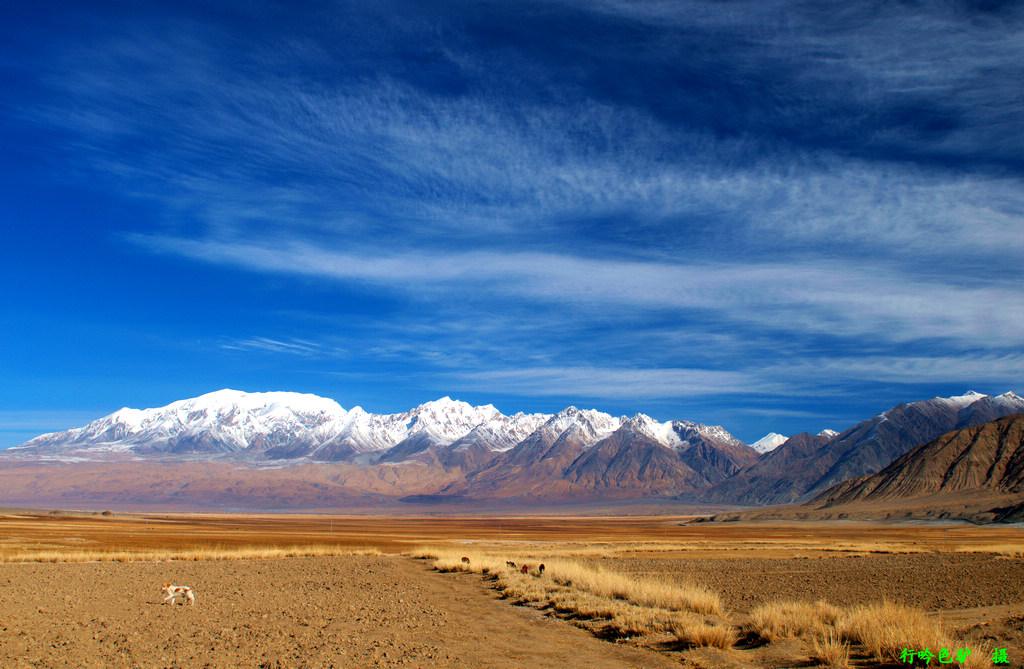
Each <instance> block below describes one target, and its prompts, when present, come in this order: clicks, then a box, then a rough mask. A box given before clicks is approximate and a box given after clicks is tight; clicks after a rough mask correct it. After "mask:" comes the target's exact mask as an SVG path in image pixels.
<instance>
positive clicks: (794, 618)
mask: <svg viewBox="0 0 1024 669" xmlns="http://www.w3.org/2000/svg"><path fill="white" fill-rule="evenodd" d="M840 615H842V611H841V610H840V609H839V607H836V606H833V605H831V604H829V603H828V602H824V601H818V602H815V603H814V604H810V603H807V602H781V601H774V602H768V603H767V604H762V605H761V606H758V607H756V608H755V609H754V610H753V611H751V612H750V623H749V625H750V628H751V629H752V630H753V631H755V632H757V634H758V635H760V636H761V638H762V639H765V640H766V641H769V642H771V641H776V640H778V639H784V638H788V637H797V636H801V635H804V634H806V633H809V632H812V631H814V630H819V629H821V628H822V627H823V626H825V625H833V624H834V623H835V622H836V620H838V619H839V616H840Z"/></svg>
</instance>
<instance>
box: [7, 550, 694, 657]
mask: <svg viewBox="0 0 1024 669" xmlns="http://www.w3.org/2000/svg"><path fill="white" fill-rule="evenodd" d="M168 581H170V582H173V583H176V584H184V585H189V586H192V587H193V588H195V592H196V605H195V606H192V607H189V606H183V605H171V604H163V603H162V595H161V594H160V592H159V588H160V585H161V584H162V583H165V582H168ZM0 587H2V588H3V592H4V599H5V602H4V609H3V612H2V614H0V666H3V667H67V666H72V667H207V666H210V667H390V666H407V667H484V666H487V667H559V668H564V667H570V666H596V667H640V666H644V667H669V666H677V665H676V663H674V662H672V661H671V660H669V659H667V658H663V657H661V656H659V655H657V654H655V653H652V652H649V651H643V650H639V649H635V648H631V647H628V646H624V645H616V644H609V643H606V642H604V641H601V640H599V639H597V638H595V637H594V636H592V635H591V634H588V633H587V632H585V631H584V630H580V629H575V628H573V627H571V626H568V625H565V624H563V623H561V622H560V621H557V620H551V619H549V618H546V617H544V616H543V615H542V614H540V613H538V612H536V611H532V610H529V609H524V608H521V607H512V606H509V605H508V604H506V603H504V602H502V601H500V600H498V599H497V598H496V597H495V596H494V595H493V594H491V593H490V592H488V591H487V590H485V589H483V588H481V587H480V584H479V579H478V578H476V577H472V576H470V575H464V577H449V576H446V575H441V574H438V573H436V572H433V571H432V570H431V568H430V566H429V564H428V563H424V562H422V561H414V560H411V559H409V558H405V557H398V556H395V557H387V556H383V557H382V556H348V557H312V558H280V559H272V560H231V561H174V562H156V563H154V562H127V563H117V562H100V563H57V564H38V563H22V564H0Z"/></svg>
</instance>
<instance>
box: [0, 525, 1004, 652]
mask: <svg viewBox="0 0 1024 669" xmlns="http://www.w3.org/2000/svg"><path fill="white" fill-rule="evenodd" d="M692 520H693V518H691V517H670V516H645V517H559V516H548V517H517V518H498V517H474V516H465V517H451V516H421V517H365V516H364V517H339V516H335V517H330V516H294V515H268V516H252V515H185V514H182V515H172V514H151V515H143V514H140V515H129V514H108V515H102V514H98V513H70V512H45V511H42V512H29V511H19V510H8V511H6V512H4V513H3V514H2V515H0V561H2V562H0V587H2V588H3V593H4V608H3V611H2V613H0V665H2V666H5V667H6V666H12V667H18V666H24V667H57V666H97V667H107V666H113V667H233V666H238V667H330V666H334V667H348V666H356V667H360V666H410V667H420V666H421V667H429V666H452V667H455V666H464V667H476V666H490V667H554V666H558V667H565V666H606V667H641V666H643V667H668V666H692V667H709V668H711V667H813V666H837V667H839V666H850V667H868V666H885V665H886V664H888V665H889V666H911V663H908V662H906V661H900V659H899V654H900V652H901V651H902V649H903V648H906V649H907V650H908V651H923V650H924V649H925V648H926V647H927V648H928V649H929V652H931V653H933V654H934V656H935V657H934V658H933V659H932V660H931V662H930V664H931V665H939V664H940V662H941V661H940V653H941V651H942V650H943V649H945V650H946V651H947V652H948V655H943V656H942V659H943V660H945V659H954V660H955V656H956V654H957V651H960V654H961V657H963V658H964V659H965V662H964V663H963V664H965V665H967V666H975V667H991V666H996V665H995V664H993V661H992V660H993V656H994V654H995V657H996V659H998V658H999V654H1000V651H1005V655H1006V659H1007V661H1008V662H1009V664H1008V665H1004V666H1013V667H1019V666H1021V662H1022V660H1024V650H1022V649H1024V632H1022V626H1024V531H1022V529H1021V528H1020V527H1018V526H998V525H987V526H973V525H967V524H954V523H906V522H902V523H897V522H884V523H883V522H847V521H838V522H837V521H833V522H818V521H815V522H811V521H800V522H760V523H744V522H729V523H706V522H701V523H697V522H692ZM463 558H467V559H468V562H467V561H466V560H463ZM508 563H515V565H516V567H515V569H513V568H511V566H510V565H509V564H508ZM541 564H544V565H545V566H546V569H545V571H544V573H543V574H541V573H540V570H539V566H540V565H541ZM523 565H525V566H526V573H522V567H523ZM165 582H171V583H175V584H181V585H188V586H191V587H193V588H194V589H195V592H196V600H197V601H196V604H195V606H193V607H189V606H182V605H171V604H164V603H163V601H162V599H163V595H162V594H161V593H160V586H161V584H162V583H165ZM967 650H970V654H969V655H966V651H967ZM957 664H960V663H957V662H955V661H954V662H952V663H945V665H944V666H956V665H957ZM913 666H925V663H924V661H923V660H922V659H920V658H919V659H917V660H916V662H915V663H914V664H913Z"/></svg>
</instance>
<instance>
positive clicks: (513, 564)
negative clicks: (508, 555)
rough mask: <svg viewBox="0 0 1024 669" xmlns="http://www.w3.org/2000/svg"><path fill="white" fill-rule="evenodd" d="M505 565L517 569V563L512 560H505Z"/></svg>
mask: <svg viewBox="0 0 1024 669" xmlns="http://www.w3.org/2000/svg"><path fill="white" fill-rule="evenodd" d="M505 566H506V567H508V568H509V569H515V568H516V563H515V562H513V561H512V560H505Z"/></svg>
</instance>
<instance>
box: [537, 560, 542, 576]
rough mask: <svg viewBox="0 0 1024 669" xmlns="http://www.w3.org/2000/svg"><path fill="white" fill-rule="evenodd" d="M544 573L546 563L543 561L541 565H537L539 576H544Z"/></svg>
mask: <svg viewBox="0 0 1024 669" xmlns="http://www.w3.org/2000/svg"><path fill="white" fill-rule="evenodd" d="M543 575H544V564H543V563H541V565H540V566H539V567H537V576H543Z"/></svg>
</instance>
